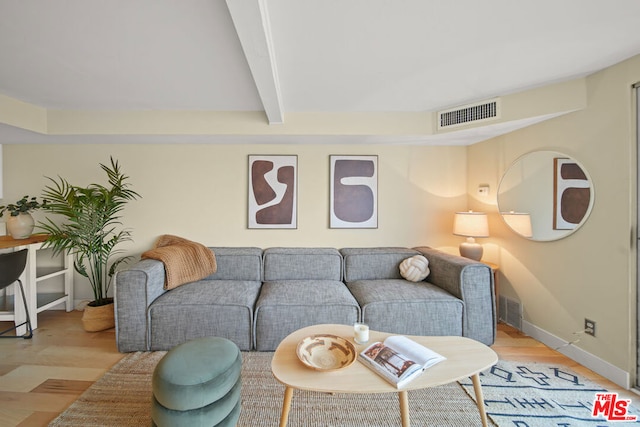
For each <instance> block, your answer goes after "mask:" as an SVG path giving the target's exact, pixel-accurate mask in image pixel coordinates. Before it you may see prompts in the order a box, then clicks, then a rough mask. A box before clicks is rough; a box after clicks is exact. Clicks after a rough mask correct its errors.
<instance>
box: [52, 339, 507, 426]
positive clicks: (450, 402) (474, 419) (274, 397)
mask: <svg viewBox="0 0 640 427" xmlns="http://www.w3.org/2000/svg"><path fill="white" fill-rule="evenodd" d="M163 355H164V352H153V353H131V354H129V355H127V356H125V357H124V359H122V360H121V361H120V362H118V364H116V365H115V366H114V367H113V368H111V370H109V371H108V372H107V373H106V374H105V375H104V376H103V377H102V378H101V379H100V380H98V381H97V382H96V383H95V384H93V385H92V386H91V387H90V388H89V389H87V391H85V393H83V394H82V395H81V396H80V397H79V398H78V400H76V401H75V402H74V403H73V404H71V406H70V407H69V408H68V409H67V410H66V411H65V412H63V413H62V414H60V416H59V417H58V418H56V419H55V420H53V421H52V422H51V424H49V425H50V426H64V427H70V426H78V427H79V426H82V427H91V426H100V427H103V426H110V427H111V426H149V425H151V418H150V407H151V374H152V372H153V369H154V367H155V365H156V364H157V363H158V361H159V360H160V358H161V357H162V356H163ZM242 356H243V366H242V410H241V413H240V420H239V423H238V426H239V427H261V426H265V427H266V426H269V427H271V426H277V425H278V424H279V421H280V411H281V410H282V401H283V397H284V387H283V386H282V385H281V384H280V383H278V382H277V381H276V380H275V379H274V378H273V375H272V374H271V358H272V356H273V354H272V353H263V352H243V353H242ZM409 415H410V418H411V425H413V426H436V427H461V426H465V427H467V426H479V425H480V415H479V413H478V409H477V407H476V405H475V402H474V401H473V400H471V399H470V398H469V396H467V393H466V392H465V391H464V390H463V389H462V387H460V385H459V384H458V383H453V384H449V385H446V386H440V387H436V388H432V389H426V390H421V391H412V392H410V393H409ZM400 424H401V421H400V404H399V402H398V395H397V394H396V393H389V394H375V395H362V394H327V393H317V392H306V391H299V390H296V391H295V392H294V394H293V402H292V405H291V412H290V413H289V424H288V425H289V426H291V427H295V426H305V427H307V426H318V427H328V426H347V427H363V426H399V425H400ZM490 425H491V426H495V424H493V423H490Z"/></svg>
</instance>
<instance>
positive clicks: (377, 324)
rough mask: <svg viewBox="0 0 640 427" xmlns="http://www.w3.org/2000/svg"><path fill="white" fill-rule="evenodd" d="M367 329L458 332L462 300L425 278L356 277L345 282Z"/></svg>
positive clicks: (398, 331)
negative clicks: (384, 278)
mask: <svg viewBox="0 0 640 427" xmlns="http://www.w3.org/2000/svg"><path fill="white" fill-rule="evenodd" d="M347 286H348V288H349V290H350V291H351V293H352V294H353V295H354V297H355V298H356V300H357V301H358V303H359V304H360V306H361V307H362V320H363V322H365V323H367V324H368V325H369V327H370V328H371V329H374V330H376V331H383V332H391V333H396V334H407V335H462V332H463V309H464V303H463V302H462V300H459V299H458V298H456V297H454V296H453V295H451V294H450V293H448V292H446V291H444V290H442V289H440V288H438V287H437V286H435V285H432V284H431V283H428V282H418V283H414V282H409V281H407V280H404V279H388V280H356V281H353V282H349V283H348V284H347Z"/></svg>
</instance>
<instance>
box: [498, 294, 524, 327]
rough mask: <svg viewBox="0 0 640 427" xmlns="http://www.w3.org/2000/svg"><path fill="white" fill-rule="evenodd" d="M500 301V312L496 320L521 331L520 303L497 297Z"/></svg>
mask: <svg viewBox="0 0 640 427" xmlns="http://www.w3.org/2000/svg"><path fill="white" fill-rule="evenodd" d="M498 298H499V299H500V312H499V314H498V318H499V319H500V320H502V321H503V322H504V323H506V324H507V325H511V326H513V327H514V328H516V329H518V330H520V331H521V330H522V304H520V302H518V301H516V300H514V299H511V298H507V297H505V296H502V295H501V296H499V297H498Z"/></svg>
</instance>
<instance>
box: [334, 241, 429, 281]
mask: <svg viewBox="0 0 640 427" xmlns="http://www.w3.org/2000/svg"><path fill="white" fill-rule="evenodd" d="M340 253H341V254H342V257H343V259H344V280H345V281H346V282H353V281H355V280H376V279H402V276H401V275H400V263H401V262H402V261H403V260H405V259H407V258H409V257H412V256H414V255H419V254H420V252H418V251H415V250H413V249H408V248H392V247H382V248H343V249H340Z"/></svg>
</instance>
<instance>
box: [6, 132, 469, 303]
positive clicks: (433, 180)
mask: <svg viewBox="0 0 640 427" xmlns="http://www.w3.org/2000/svg"><path fill="white" fill-rule="evenodd" d="M3 148H4V157H5V158H4V177H5V183H4V190H5V194H4V199H3V202H12V201H14V200H17V199H19V198H20V197H21V196H22V195H24V194H29V195H39V194H41V192H42V188H43V187H44V186H45V185H46V183H47V180H46V179H45V178H44V177H45V176H52V177H55V176H56V175H61V176H63V177H64V178H66V179H68V180H69V181H71V182H72V183H74V184H78V185H86V184H89V183H91V182H102V183H104V182H105V180H104V173H103V172H102V171H101V170H100V168H99V166H98V164H99V163H108V162H109V156H110V155H113V156H114V157H115V158H117V159H118V160H119V161H120V163H121V165H122V168H123V171H124V172H125V173H126V174H127V175H129V176H130V178H131V180H130V182H131V184H132V185H133V189H135V190H136V191H137V192H139V193H140V194H141V195H142V199H140V200H139V201H135V202H132V203H130V204H129V205H128V206H127V208H126V210H125V224H126V226H128V227H131V228H132V229H133V237H134V240H135V242H133V243H131V244H128V246H127V247H126V249H127V251H128V252H129V253H133V254H135V255H139V254H140V253H141V252H142V251H144V250H146V249H148V248H149V247H150V246H151V245H152V243H153V242H154V240H155V239H156V238H157V237H158V236H159V235H161V234H175V235H179V236H183V237H186V238H189V239H193V240H196V241H199V242H202V243H204V244H206V245H211V246H224V245H227V246H243V245H249V246H258V247H263V248H266V247H271V246H331V247H346V246H383V245H392V246H417V245H430V246H435V247H442V246H446V245H450V244H453V245H454V246H455V244H457V240H459V239H458V238H456V237H455V236H453V235H452V234H451V231H450V230H451V227H452V221H453V215H452V213H453V212H455V211H456V210H460V209H465V208H466V203H467V200H466V178H465V176H466V172H465V169H466V160H465V159H466V148H465V147H419V146H367V147H364V146H362V147H358V146H337V145H246V144H237V145H204V144H203V145H177V144H175V145H169V144H167V145H134V144H131V145H128V144H116V145H73V144H70V145H30V144H26V145H25V144H15V145H11V144H8V145H4V147H3ZM249 154H296V155H298V228H297V229H296V230H249V229H247V212H246V209H247V163H248V155H249ZM330 154H377V155H378V156H379V159H378V168H379V184H378V185H379V190H378V200H379V203H378V205H379V206H378V209H379V211H378V216H379V223H378V228H377V229H360V230H354V229H329V227H328V206H329V155H330ZM0 204H1V203H0ZM34 216H36V219H38V218H42V216H43V212H42V211H39V212H36V213H35V214H34ZM77 279H78V282H79V283H78V284H77V285H76V290H77V295H76V299H82V298H89V297H90V295H89V292H88V288H87V287H86V286H84V285H83V284H81V283H80V282H81V280H80V279H81V278H78V277H77Z"/></svg>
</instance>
